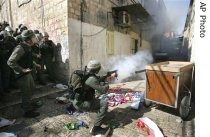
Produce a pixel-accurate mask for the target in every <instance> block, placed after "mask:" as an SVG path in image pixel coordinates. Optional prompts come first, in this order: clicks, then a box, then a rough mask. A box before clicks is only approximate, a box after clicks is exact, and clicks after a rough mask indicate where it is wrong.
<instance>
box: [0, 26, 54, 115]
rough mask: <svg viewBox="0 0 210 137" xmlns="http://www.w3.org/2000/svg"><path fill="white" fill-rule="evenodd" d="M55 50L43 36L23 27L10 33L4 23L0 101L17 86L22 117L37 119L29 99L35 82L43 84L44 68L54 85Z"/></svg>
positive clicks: (0, 44) (0, 31) (1, 29)
mask: <svg viewBox="0 0 210 137" xmlns="http://www.w3.org/2000/svg"><path fill="white" fill-rule="evenodd" d="M55 47H56V45H55V44H54V43H53V41H52V40H49V35H48V33H47V32H44V33H40V32H39V31H38V30H34V31H32V30H29V29H28V28H27V27H26V26H25V25H23V24H20V25H19V26H18V28H17V29H16V30H15V31H13V29H12V27H11V26H10V25H9V24H8V23H7V22H3V23H0V97H1V98H0V100H2V97H3V96H6V95H8V94H9V89H10V88H11V84H14V83H17V85H18V88H19V89H20V90H21V93H22V105H21V107H22V109H23V116H24V117H36V116H38V115H39V113H38V112H35V109H36V107H35V106H34V105H33V104H32V102H31V96H32V92H33V90H34V89H35V82H34V81H35V80H37V81H39V83H40V84H43V85H45V84H46V81H45V79H44V78H43V71H44V70H45V68H46V71H47V73H48V76H49V78H50V80H51V81H52V82H56V77H55V76H54V72H53V68H54V67H53V62H54V61H55Z"/></svg>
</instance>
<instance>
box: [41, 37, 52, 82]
mask: <svg viewBox="0 0 210 137" xmlns="http://www.w3.org/2000/svg"><path fill="white" fill-rule="evenodd" d="M40 51H41V57H42V61H43V64H42V67H43V68H44V65H45V66H46V70H47V73H48V75H49V78H50V80H51V81H53V82H55V81H56V76H55V73H54V66H53V65H54V64H53V59H55V44H54V43H53V42H52V40H47V41H42V43H41V45H40Z"/></svg>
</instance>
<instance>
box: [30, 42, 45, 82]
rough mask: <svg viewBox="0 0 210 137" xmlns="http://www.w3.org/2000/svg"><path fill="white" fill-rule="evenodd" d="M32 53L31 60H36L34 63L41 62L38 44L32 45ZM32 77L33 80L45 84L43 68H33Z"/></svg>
mask: <svg viewBox="0 0 210 137" xmlns="http://www.w3.org/2000/svg"><path fill="white" fill-rule="evenodd" d="M32 55H33V60H34V61H35V62H36V64H42V59H41V56H40V48H39V45H38V44H36V45H34V46H32ZM33 78H34V80H37V81H39V83H40V84H42V85H45V84H46V82H45V80H44V77H43V68H36V69H34V73H33Z"/></svg>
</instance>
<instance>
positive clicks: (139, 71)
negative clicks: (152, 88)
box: [135, 69, 146, 73]
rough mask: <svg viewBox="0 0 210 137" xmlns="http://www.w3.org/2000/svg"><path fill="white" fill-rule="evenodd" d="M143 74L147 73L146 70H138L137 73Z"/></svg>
mask: <svg viewBox="0 0 210 137" xmlns="http://www.w3.org/2000/svg"><path fill="white" fill-rule="evenodd" d="M142 72H146V70H145V69H143V70H138V71H135V73H142Z"/></svg>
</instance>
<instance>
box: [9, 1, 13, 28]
mask: <svg viewBox="0 0 210 137" xmlns="http://www.w3.org/2000/svg"><path fill="white" fill-rule="evenodd" d="M9 17H10V26H12V27H14V26H13V18H12V8H11V0H9Z"/></svg>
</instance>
